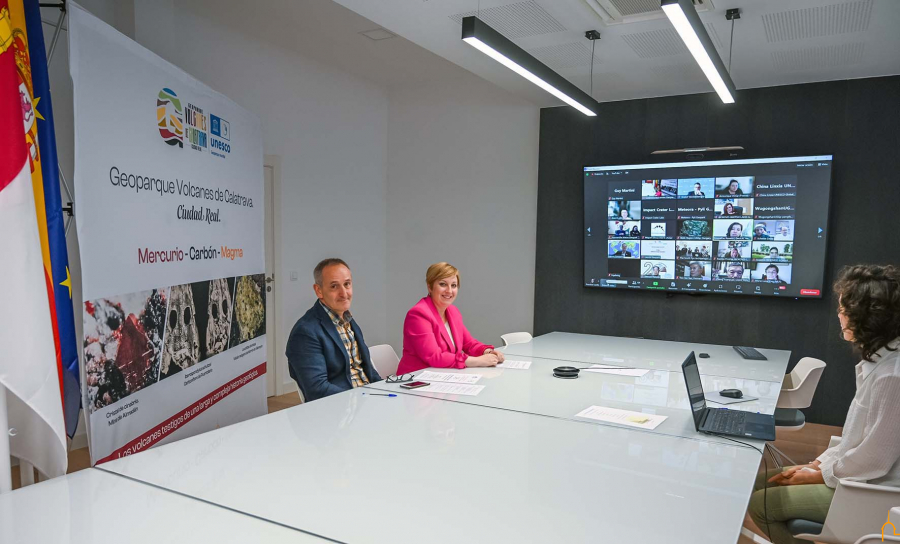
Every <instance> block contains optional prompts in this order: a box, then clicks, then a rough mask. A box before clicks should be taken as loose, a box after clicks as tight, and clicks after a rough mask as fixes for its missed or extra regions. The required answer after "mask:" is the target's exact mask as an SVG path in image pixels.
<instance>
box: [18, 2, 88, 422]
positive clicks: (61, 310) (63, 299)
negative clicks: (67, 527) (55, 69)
mask: <svg viewBox="0 0 900 544" xmlns="http://www.w3.org/2000/svg"><path fill="white" fill-rule="evenodd" d="M24 7H25V28H26V31H27V32H28V38H29V48H28V49H29V54H30V55H31V79H32V82H33V84H34V97H35V104H38V103H39V106H38V108H39V109H38V111H39V112H40V114H41V115H39V116H37V120H38V121H37V122H38V146H39V149H40V153H41V161H42V162H43V165H44V167H43V169H42V170H43V178H44V179H43V184H44V204H45V207H46V212H47V237H48V242H49V244H50V263H51V269H52V270H51V274H52V277H53V284H54V285H53V293H54V298H55V302H56V327H57V331H58V332H59V349H60V354H61V359H62V375H63V384H62V385H63V409H64V415H65V421H66V434H68V435H69V437H71V436H72V435H74V434H75V427H76V426H77V425H78V412H79V410H80V409H81V386H80V384H79V373H78V343H77V342H76V340H75V314H74V310H73V308H72V277H71V275H70V274H69V252H68V250H67V249H66V230H65V220H64V218H63V212H62V201H61V199H60V196H59V170H58V169H57V164H58V162H57V158H56V132H55V130H54V128H53V106H52V104H51V101H50V78H49V76H48V74H47V53H46V49H45V47H44V29H43V28H42V26H41V7H40V4H39V2H38V0H25V2H24Z"/></svg>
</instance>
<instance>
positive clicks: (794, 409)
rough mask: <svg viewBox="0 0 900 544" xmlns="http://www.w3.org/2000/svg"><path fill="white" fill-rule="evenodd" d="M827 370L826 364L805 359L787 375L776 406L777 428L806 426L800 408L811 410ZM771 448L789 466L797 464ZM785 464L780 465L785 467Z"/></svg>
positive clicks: (783, 429)
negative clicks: (814, 396)
mask: <svg viewBox="0 0 900 544" xmlns="http://www.w3.org/2000/svg"><path fill="white" fill-rule="evenodd" d="M824 370H825V362H824V361H820V360H819V359H814V358H812V357H804V358H802V359H800V361H799V362H798V363H797V364H796V365H795V366H794V370H792V371H791V372H790V374H787V375H785V377H784V383H783V384H782V386H781V393H779V395H778V403H777V404H776V405H775V427H776V428H777V429H778V430H779V431H799V430H800V429H802V428H803V427H804V426H805V425H806V416H805V415H803V412H801V411H800V408H809V406H810V404H812V398H813V395H814V394H815V392H816V387H817V386H818V385H819V378H821V377H822V372H823V371H824ZM769 448H771V449H772V450H773V451H775V452H776V453H777V454H778V455H779V457H781V459H782V460H783V461H787V464H788V465H795V464H796V463H795V462H794V461H793V460H792V459H791V458H790V457H788V456H787V455H785V454H784V452H783V451H781V450H779V449H778V448H776V447H775V446H773V445H772V444H769ZM784 464H785V463H780V465H781V466H783V465H784Z"/></svg>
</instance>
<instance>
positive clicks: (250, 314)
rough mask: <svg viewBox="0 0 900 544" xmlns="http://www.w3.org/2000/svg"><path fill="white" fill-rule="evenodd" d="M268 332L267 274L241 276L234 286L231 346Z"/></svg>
mask: <svg viewBox="0 0 900 544" xmlns="http://www.w3.org/2000/svg"><path fill="white" fill-rule="evenodd" d="M265 333H266V282H265V274H254V275H252V276H240V277H238V278H237V281H236V282H235V287H234V318H233V319H232V322H231V344H230V345H231V347H234V346H236V345H238V344H240V343H242V342H246V341H248V340H252V339H254V338H256V337H257V336H262V335H263V334H265Z"/></svg>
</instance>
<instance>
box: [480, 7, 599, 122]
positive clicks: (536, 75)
mask: <svg viewBox="0 0 900 544" xmlns="http://www.w3.org/2000/svg"><path fill="white" fill-rule="evenodd" d="M462 39H463V41H464V42H466V43H467V44H469V45H471V46H472V47H474V48H475V49H477V50H479V51H481V52H482V53H484V54H485V55H487V56H489V57H491V58H492V59H494V60H496V61H497V62H499V63H500V64H502V65H503V66H506V67H507V68H509V69H510V70H512V71H513V72H515V73H517V74H519V75H520V76H522V77H524V78H525V79H527V80H528V81H530V82H532V83H534V84H535V85H537V86H538V87H540V88H541V89H544V90H545V91H547V92H548V93H550V94H552V95H553V96H555V97H556V98H559V99H560V100H562V101H563V102H565V103H566V104H568V105H570V106H572V107H573V108H575V109H576V110H578V111H580V112H581V113H583V114H585V115H589V116H591V117H594V116H596V115H597V113H596V111H595V110H596V108H597V101H596V100H594V99H593V98H592V97H591V96H590V95H588V94H587V93H585V92H584V91H582V90H581V89H579V88H578V87H576V86H575V85H573V84H572V83H571V82H569V80H567V79H566V78H564V77H562V76H561V75H559V74H557V73H556V72H554V71H553V70H551V69H550V68H548V67H547V66H546V65H545V64H543V63H542V62H541V61H539V60H537V59H536V58H534V57H532V56H531V55H529V54H528V53H526V52H525V51H524V50H523V49H522V48H520V47H519V46H518V45H516V44H514V43H513V42H511V41H510V40H508V39H507V38H505V37H504V36H503V35H502V34H500V33H499V32H497V31H496V30H494V29H493V28H491V27H490V26H488V25H487V24H486V23H485V22H484V21H482V20H481V19H478V18H477V17H465V18H463V21H462Z"/></svg>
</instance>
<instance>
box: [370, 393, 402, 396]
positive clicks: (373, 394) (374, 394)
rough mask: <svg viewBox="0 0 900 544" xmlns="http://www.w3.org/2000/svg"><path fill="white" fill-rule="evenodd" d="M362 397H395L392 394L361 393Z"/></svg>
mask: <svg viewBox="0 0 900 544" xmlns="http://www.w3.org/2000/svg"><path fill="white" fill-rule="evenodd" d="M363 395H372V396H373V397H396V396H397V395H395V394H394V393H363Z"/></svg>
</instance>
